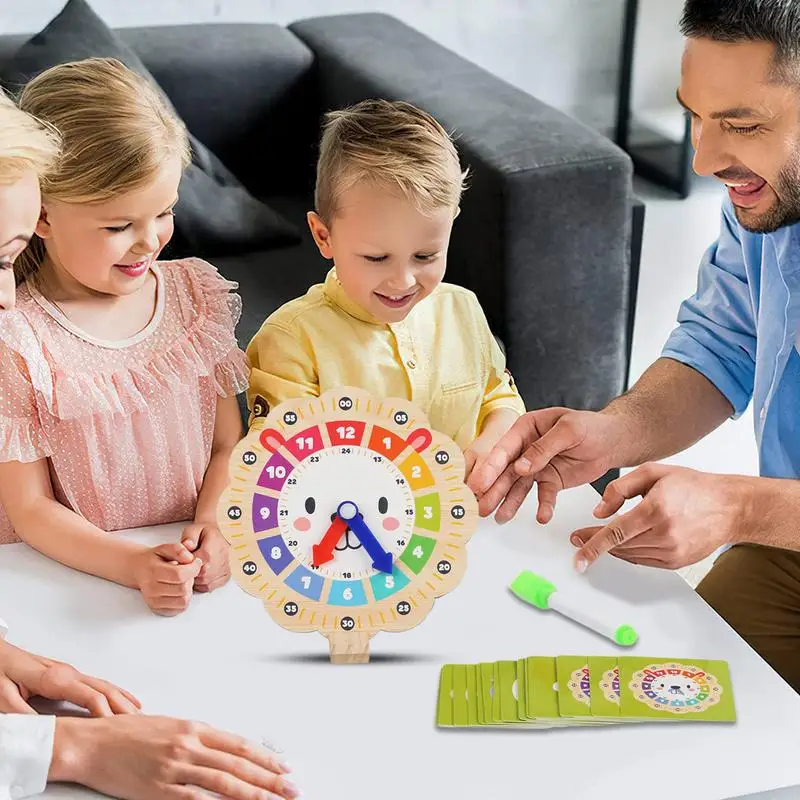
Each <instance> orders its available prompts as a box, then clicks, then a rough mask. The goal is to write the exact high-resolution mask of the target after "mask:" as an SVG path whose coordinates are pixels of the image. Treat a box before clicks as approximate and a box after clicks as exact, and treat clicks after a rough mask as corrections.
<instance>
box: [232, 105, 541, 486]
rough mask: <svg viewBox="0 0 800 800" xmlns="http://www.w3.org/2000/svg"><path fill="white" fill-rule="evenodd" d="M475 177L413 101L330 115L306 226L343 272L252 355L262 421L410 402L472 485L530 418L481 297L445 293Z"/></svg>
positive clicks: (453, 289) (291, 307)
mask: <svg viewBox="0 0 800 800" xmlns="http://www.w3.org/2000/svg"><path fill="white" fill-rule="evenodd" d="M465 177H466V173H465V172H462V170H461V166H460V164H459V159H458V153H457V152H456V148H455V146H454V144H453V142H452V140H451V139H450V137H449V136H448V134H447V132H446V131H445V130H444V129H443V128H442V126H441V125H440V124H439V123H438V122H437V121H436V120H435V119H433V117H431V116H430V115H429V114H427V113H425V112H424V111H421V110H420V109H418V108H415V107H414V106H412V105H409V104H408V103H403V102H388V101H385V100H368V101H365V102H362V103H359V104H358V105H356V106H353V107H352V108H348V109H345V110H343V111H335V112H332V113H330V114H328V116H327V118H326V124H325V127H324V130H323V135H322V141H321V144H320V155H319V162H318V164H317V186H316V192H315V206H316V211H311V212H309V214H308V224H309V227H310V228H311V233H312V235H313V237H314V241H315V242H316V243H317V246H318V247H319V251H320V253H322V255H323V257H324V258H326V259H331V260H333V263H334V267H333V269H331V271H330V272H329V273H328V276H327V278H326V280H325V283H324V284H318V285H316V286H312V287H311V289H309V291H308V293H307V294H306V295H304V296H303V297H300V298H298V299H296V300H292V301H291V302H289V303H287V304H286V305H284V306H282V307H281V308H279V309H278V310H277V311H276V312H275V313H273V314H272V315H271V316H270V317H269V318H268V319H267V320H266V322H265V323H264V324H263V325H262V327H261V329H260V330H259V332H258V333H257V334H256V335H255V336H254V337H253V340H252V341H251V342H250V345H249V346H248V348H247V355H248V357H249V359H250V365H251V371H250V388H249V390H248V404H249V407H250V409H251V412H252V414H254V415H256V416H258V415H263V414H266V413H267V412H268V410H269V408H271V407H273V406H275V405H277V404H279V403H281V402H283V401H284V400H287V399H289V398H294V397H302V396H318V395H320V394H321V393H323V392H326V391H328V390H330V389H334V388H336V387H339V386H356V387H360V388H362V389H366V390H368V391H370V392H372V393H373V394H374V395H375V396H377V397H405V398H406V399H408V400H411V401H413V402H415V403H417V404H418V405H419V407H420V408H422V409H423V410H424V411H425V412H426V414H427V415H428V418H429V420H430V423H431V425H432V427H433V428H434V429H435V430H438V431H441V432H442V433H444V434H446V435H448V436H450V437H451V438H453V439H454V440H455V442H456V443H457V444H458V445H459V446H460V447H461V448H462V449H463V450H464V451H465V455H466V460H467V474H468V475H469V473H470V472H471V471H472V469H473V467H474V466H475V464H476V462H477V461H479V460H482V459H483V458H484V457H485V456H486V455H488V454H489V453H490V452H491V450H492V447H493V446H494V445H495V443H496V442H497V441H498V440H499V439H500V437H501V436H502V435H503V434H504V433H505V432H506V431H507V430H508V429H509V428H510V427H511V425H512V423H513V422H514V421H515V420H516V419H517V417H518V416H519V415H520V414H522V413H524V411H525V406H524V404H523V402H522V398H521V397H520V396H519V393H518V392H517V390H516V387H515V386H514V383H513V381H512V380H511V376H510V374H509V373H508V372H507V371H506V368H505V358H504V356H503V353H502V351H501V350H500V347H499V346H498V344H497V341H496V340H495V338H494V337H493V336H492V333H491V331H490V330H489V325H488V323H487V321H486V317H485V316H484V314H483V310H482V309H481V307H480V305H479V303H478V300H477V298H476V297H475V295H474V294H473V293H472V292H470V291H467V290H466V289H462V288H460V287H458V286H453V285H451V284H446V283H442V279H443V277H444V273H445V268H446V264H447V247H448V244H449V241H450V231H451V229H452V226H453V221H454V219H455V217H456V216H457V215H458V211H459V203H460V199H461V194H462V192H463V190H464V180H465Z"/></svg>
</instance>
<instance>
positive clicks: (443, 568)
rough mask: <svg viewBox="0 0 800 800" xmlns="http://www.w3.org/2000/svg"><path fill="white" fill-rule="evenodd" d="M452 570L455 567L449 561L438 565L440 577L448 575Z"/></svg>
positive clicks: (437, 569)
mask: <svg viewBox="0 0 800 800" xmlns="http://www.w3.org/2000/svg"><path fill="white" fill-rule="evenodd" d="M451 569H453V565H452V564H451V563H450V562H449V561H444V560H442V561H440V562H439V563H438V564H437V565H436V571H437V572H438V573H439V574H440V575H447V574H448V573H449V572H450V570H451Z"/></svg>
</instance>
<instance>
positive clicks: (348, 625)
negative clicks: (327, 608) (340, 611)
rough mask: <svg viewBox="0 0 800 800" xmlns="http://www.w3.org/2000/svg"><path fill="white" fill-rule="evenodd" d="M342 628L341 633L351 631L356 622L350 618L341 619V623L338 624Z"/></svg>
mask: <svg viewBox="0 0 800 800" xmlns="http://www.w3.org/2000/svg"><path fill="white" fill-rule="evenodd" d="M339 624H340V625H341V626H342V630H343V631H351V630H353V628H355V626H356V621H355V620H354V619H353V618H352V617H342V621H341V622H340V623H339Z"/></svg>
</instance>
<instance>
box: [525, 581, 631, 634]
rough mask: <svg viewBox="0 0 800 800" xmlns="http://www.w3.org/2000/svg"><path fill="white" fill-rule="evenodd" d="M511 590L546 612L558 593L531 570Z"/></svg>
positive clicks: (548, 582)
mask: <svg viewBox="0 0 800 800" xmlns="http://www.w3.org/2000/svg"><path fill="white" fill-rule="evenodd" d="M509 588H510V589H511V591H512V592H513V593H514V594H515V595H516V596H517V597H519V599H520V600H524V601H525V602H526V603H530V604H531V605H532V606H536V608H541V609H543V610H545V611H546V610H547V609H548V608H550V595H551V594H553V592H555V591H556V587H555V586H553V584H552V583H550V581H548V580H545V579H544V578H542V577H540V576H539V575H534V574H533V573H532V572H531V571H530V570H525V571H524V572H520V574H519V575H517V577H516V578H514V580H513V581H512V583H511V586H509ZM620 630H621V629H620ZM631 630H633V629H632V628H631ZM635 635H636V634H635V633H634V636H635Z"/></svg>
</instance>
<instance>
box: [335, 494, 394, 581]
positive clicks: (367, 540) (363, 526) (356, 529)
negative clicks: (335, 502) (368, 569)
mask: <svg viewBox="0 0 800 800" xmlns="http://www.w3.org/2000/svg"><path fill="white" fill-rule="evenodd" d="M336 513H337V514H338V515H339V517H340V519H343V520H344V521H345V522H346V523H347V524H348V525H349V526H350V530H351V531H353V533H354V534H355V535H356V537H357V538H358V541H359V542H361V544H362V545H363V546H364V549H365V550H366V551H367V554H368V555H369V557H370V558H371V559H372V566H373V567H375V569H377V570H379V571H380V572H386V573H388V574H390V575H391V573H392V556H391V553H387V552H386V551H385V550H384V549H383V548H382V547H381V544H380V542H379V541H378V539H377V538H376V536H375V534H374V533H373V532H372V531H371V530H370V529H369V527H368V526H367V523H366V522H364V520H363V519H362V518H361V516H360V514H359V513H358V506H357V505H356V504H355V503H352V502H350V501H349V500H348V501H346V502H344V503H342V504H341V505H340V506H339V508H338V509H337V512H336Z"/></svg>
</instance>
